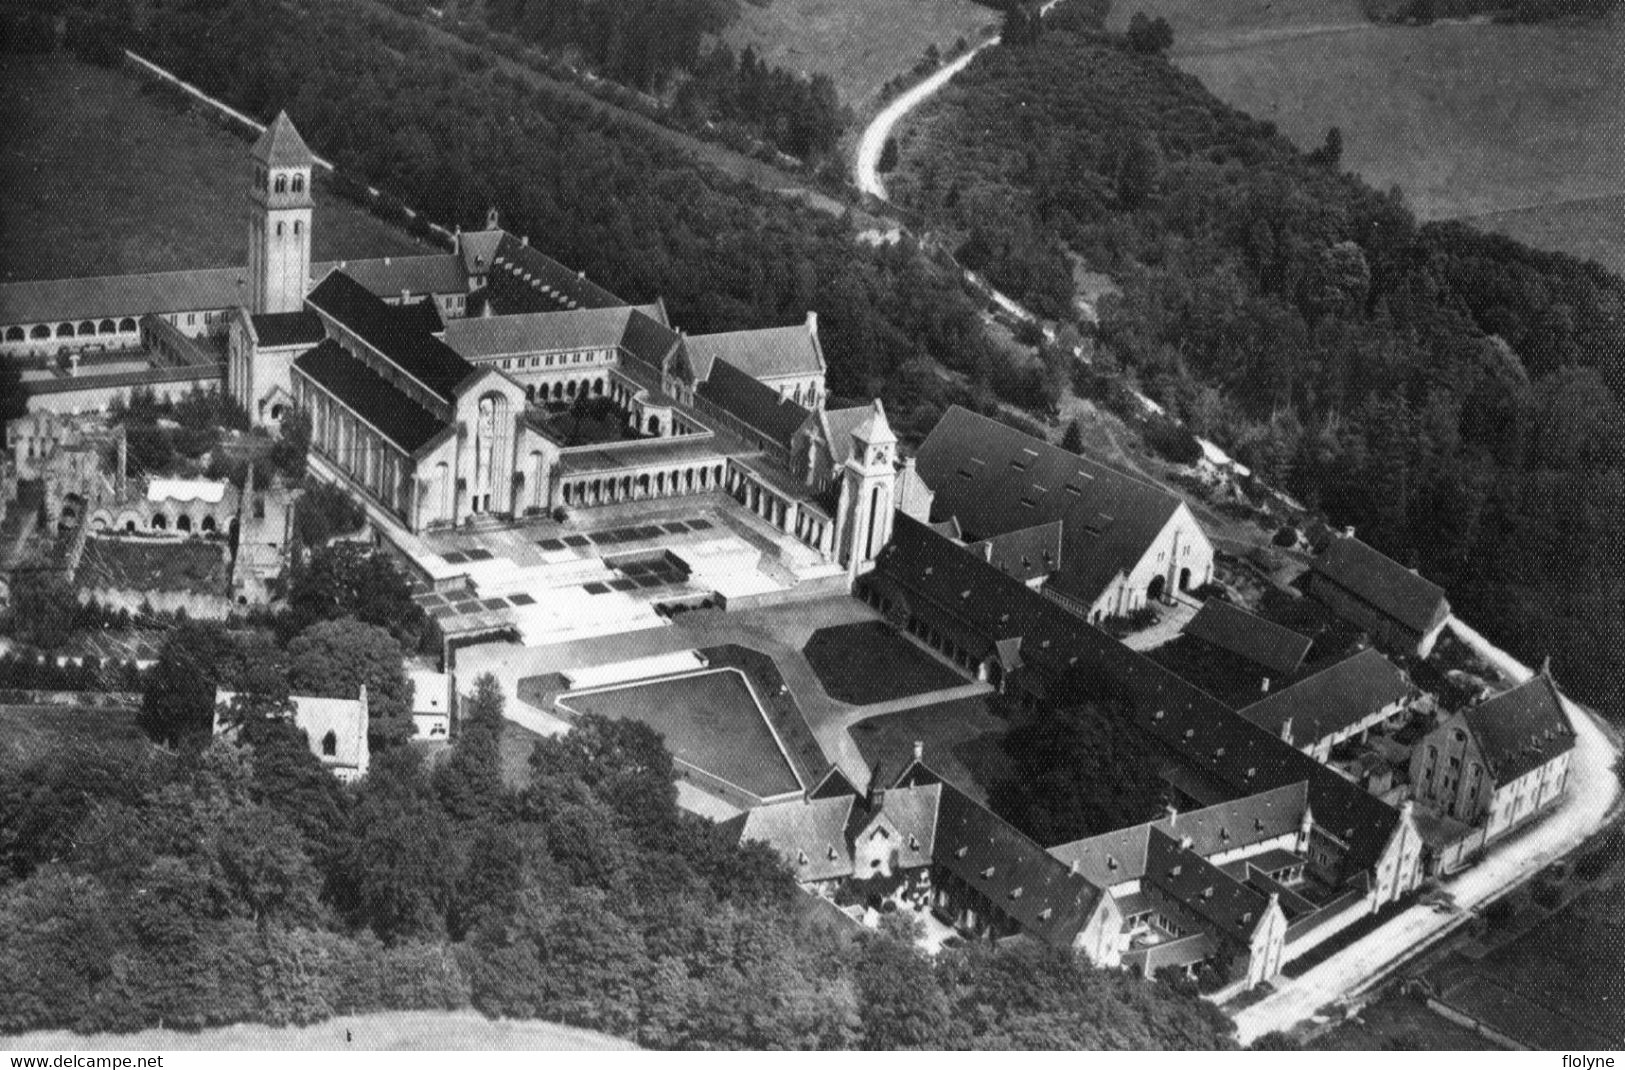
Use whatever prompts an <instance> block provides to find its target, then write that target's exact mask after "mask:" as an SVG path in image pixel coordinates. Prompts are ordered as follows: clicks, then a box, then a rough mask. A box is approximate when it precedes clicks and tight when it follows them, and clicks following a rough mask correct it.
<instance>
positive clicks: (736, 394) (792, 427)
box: [695, 360, 812, 449]
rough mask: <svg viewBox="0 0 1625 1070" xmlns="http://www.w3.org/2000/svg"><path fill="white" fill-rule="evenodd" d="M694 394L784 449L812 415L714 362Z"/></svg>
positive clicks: (759, 384)
mask: <svg viewBox="0 0 1625 1070" xmlns="http://www.w3.org/2000/svg"><path fill="white" fill-rule="evenodd" d="M695 393H696V394H697V395H698V396H699V397H702V398H704V399H705V400H706V401H709V402H710V403H711V404H713V405H715V406H717V408H719V409H721V410H722V411H723V412H726V413H728V414H729V415H731V416H733V417H734V418H735V419H738V420H740V421H742V422H743V423H745V424H746V425H748V426H749V427H751V428H753V429H755V430H756V431H757V433H759V434H760V435H761V436H762V437H763V438H766V439H767V440H768V441H770V442H776V443H778V444H779V445H781V446H784V447H785V448H786V449H788V448H789V446H790V440H791V439H793V438H794V437H795V434H796V432H797V431H799V430H801V428H802V425H804V424H805V423H806V422H807V419H808V417H810V416H811V415H812V413H811V412H809V411H807V410H806V409H804V408H802V407H801V406H800V405H797V404H796V403H795V402H793V401H791V400H789V399H788V398H786V397H783V396H781V395H780V394H779V392H778V391H777V390H774V389H773V388H772V387H770V386H768V385H767V384H766V383H763V382H759V381H758V380H756V379H752V378H751V377H750V376H749V375H746V374H745V373H744V372H742V371H740V370H739V369H738V368H735V367H734V366H733V365H732V364H729V363H728V362H727V361H725V360H719V361H717V363H716V366H715V367H713V368H712V369H711V377H710V378H709V379H707V380H706V381H705V382H703V383H701V384H700V385H699V388H698V389H697V390H696V391H695Z"/></svg>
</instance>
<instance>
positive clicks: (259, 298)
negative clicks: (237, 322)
mask: <svg viewBox="0 0 1625 1070" xmlns="http://www.w3.org/2000/svg"><path fill="white" fill-rule="evenodd" d="M252 155H253V159H254V184H253V186H252V188H251V189H250V190H249V194H248V199H249V202H250V203H251V204H252V205H253V210H252V212H251V214H250V218H249V222H248V285H249V295H248V298H249V311H250V312H254V313H264V312H297V311H298V310H299V309H300V308H302V307H303V306H304V303H305V291H306V289H308V288H309V286H310V217H311V210H312V209H313V208H314V207H315V201H313V200H312V199H311V189H310V179H311V168H312V167H314V166H315V164H316V157H314V156H312V155H311V152H310V149H309V148H308V147H307V146H306V145H305V139H304V138H302V137H300V136H299V131H298V130H295V129H294V126H293V120H291V119H289V118H288V113H287V112H279V113H278V114H277V117H276V121H275V122H273V123H272V124H271V125H270V126H268V127H266V129H265V133H264V134H263V135H261V136H260V139H259V141H257V142H256V143H255V144H254V151H253V153H252Z"/></svg>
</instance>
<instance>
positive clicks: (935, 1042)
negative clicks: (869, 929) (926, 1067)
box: [854, 936, 949, 1051]
mask: <svg viewBox="0 0 1625 1070" xmlns="http://www.w3.org/2000/svg"><path fill="white" fill-rule="evenodd" d="M854 972H855V974H856V976H857V981H858V995H859V1000H858V1003H859V1006H860V1007H861V1008H862V1011H861V1013H862V1015H863V1039H864V1047H866V1048H869V1049H871V1050H879V1051H891V1050H903V1049H920V1048H936V1047H940V1046H941V1044H942V1038H943V1037H944V1036H945V1035H946V1034H947V1032H948V1024H949V1008H948V1000H947V998H946V997H945V996H944V995H943V993H942V990H941V989H940V988H939V987H937V983H936V979H935V978H934V977H932V975H931V963H930V962H929V960H927V959H926V957H925V956H924V954H922V953H921V952H920V951H919V949H917V948H916V947H914V946H913V945H912V944H910V943H906V942H904V941H903V940H900V939H897V938H895V937H888V936H874V937H868V938H866V939H865V940H864V941H863V942H862V944H861V946H860V948H859V951H858V959H857V962H856V963H855V964H854Z"/></svg>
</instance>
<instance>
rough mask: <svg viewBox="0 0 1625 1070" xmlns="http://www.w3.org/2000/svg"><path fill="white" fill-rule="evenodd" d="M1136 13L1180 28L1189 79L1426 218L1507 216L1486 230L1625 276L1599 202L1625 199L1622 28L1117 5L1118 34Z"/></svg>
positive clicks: (1612, 214)
mask: <svg viewBox="0 0 1625 1070" xmlns="http://www.w3.org/2000/svg"><path fill="white" fill-rule="evenodd" d="M1137 10H1144V11H1145V12H1146V13H1147V14H1151V15H1159V14H1160V15H1163V16H1165V17H1166V18H1167V19H1168V20H1169V21H1170V22H1171V23H1172V25H1173V28H1174V35H1175V43H1174V58H1175V60H1176V61H1177V62H1178V63H1179V65H1180V66H1181V67H1183V68H1184V69H1185V70H1187V71H1189V72H1190V73H1192V74H1194V75H1196V76H1197V77H1199V78H1200V79H1201V80H1202V81H1203V83H1204V84H1205V85H1207V87H1208V88H1209V89H1211V90H1212V91H1213V92H1214V93H1215V94H1217V95H1218V96H1219V97H1220V98H1222V99H1223V100H1225V101H1226V102H1228V103H1230V104H1233V105H1235V106H1237V107H1239V108H1241V109H1243V110H1245V111H1248V112H1250V113H1252V114H1253V115H1255V116H1256V117H1258V118H1260V119H1268V120H1271V121H1273V122H1274V123H1276V124H1277V125H1278V126H1279V127H1280V128H1281V130H1282V131H1283V132H1285V133H1286V134H1288V135H1289V136H1290V137H1292V138H1293V139H1294V140H1295V141H1297V142H1298V143H1299V144H1300V145H1304V146H1314V145H1318V144H1319V143H1320V142H1321V140H1322V139H1323V138H1324V136H1325V133H1326V129H1327V128H1328V127H1330V126H1337V127H1340V128H1341V129H1342V131H1343V137H1344V150H1343V162H1344V165H1345V166H1346V167H1348V168H1349V169H1351V170H1354V171H1357V172H1358V173H1359V174H1361V175H1362V176H1363V177H1365V178H1366V180H1367V181H1369V182H1371V183H1372V184H1373V185H1375V186H1377V187H1378V188H1380V189H1386V188H1388V187H1390V186H1395V185H1397V186H1399V187H1400V188H1401V189H1403V190H1404V191H1405V194H1406V196H1407V198H1408V199H1409V200H1410V202H1411V204H1412V205H1413V206H1414V207H1415V208H1416V209H1417V211H1418V212H1419V213H1420V214H1421V215H1422V216H1423V217H1425V218H1429V219H1439V218H1451V217H1456V216H1484V215H1486V214H1488V213H1509V214H1508V215H1506V216H1504V217H1498V218H1497V217H1491V218H1485V219H1482V220H1480V221H1479V222H1480V223H1481V225H1484V226H1486V227H1497V225H1498V224H1500V225H1501V226H1504V227H1505V228H1506V230H1507V232H1508V233H1511V234H1513V235H1514V236H1515V237H1520V238H1523V239H1525V240H1527V241H1530V242H1531V243H1533V244H1536V245H1540V246H1544V247H1547V248H1554V249H1561V250H1563V251H1567V252H1573V253H1575V254H1577V255H1582V256H1588V255H1598V254H1602V255H1607V256H1608V257H1609V259H1610V260H1612V261H1613V263H1614V264H1615V266H1616V267H1618V266H1620V264H1621V261H1625V253H1622V252H1621V251H1620V250H1621V246H1620V245H1619V243H1618V242H1617V241H1615V242H1612V243H1610V241H1609V239H1608V236H1609V235H1610V234H1612V235H1616V236H1617V235H1620V234H1621V232H1622V230H1625V222H1622V221H1621V217H1620V214H1619V203H1618V200H1607V199H1600V200H1591V198H1610V197H1611V198H1618V197H1619V196H1620V195H1621V194H1622V193H1625V189H1622V187H1621V182H1620V173H1619V138H1618V135H1617V131H1618V129H1619V125H1618V124H1619V115H1620V114H1621V112H1622V111H1625V78H1621V77H1620V67H1619V56H1620V54H1621V52H1622V50H1625V14H1621V13H1616V14H1615V15H1614V16H1613V17H1612V18H1610V19H1608V20H1605V21H1603V22H1584V23H1577V24H1575V25H1567V26H1565V25H1558V24H1555V23H1554V24H1550V25H1531V26H1495V25H1435V26H1430V27H1405V26H1378V25H1374V24H1372V23H1369V22H1368V21H1367V20H1366V19H1365V18H1364V17H1363V15H1362V14H1361V12H1360V8H1359V4H1358V0H1304V2H1302V3H1296V4H1290V5H1288V4H1277V3H1270V2H1268V0H1138V2H1136V3H1134V4H1120V5H1114V14H1113V19H1112V22H1113V25H1115V26H1121V24H1123V23H1125V22H1126V21H1127V19H1128V18H1129V16H1130V15H1132V14H1133V13H1134V12H1135V11H1137ZM1531 206H1539V207H1535V208H1531ZM1547 206H1554V207H1547ZM1518 209H1526V210H1527V211H1519V212H1517V213H1515V214H1511V213H1514V210H1518ZM1497 229H1499V228H1498V227H1497Z"/></svg>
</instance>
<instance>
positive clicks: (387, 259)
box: [384, 256, 389, 267]
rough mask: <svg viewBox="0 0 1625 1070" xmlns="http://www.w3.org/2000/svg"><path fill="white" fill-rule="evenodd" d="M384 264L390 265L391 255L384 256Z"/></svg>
mask: <svg viewBox="0 0 1625 1070" xmlns="http://www.w3.org/2000/svg"><path fill="white" fill-rule="evenodd" d="M384 266H385V267H388V266H389V257H387V256H386V257H384Z"/></svg>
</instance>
